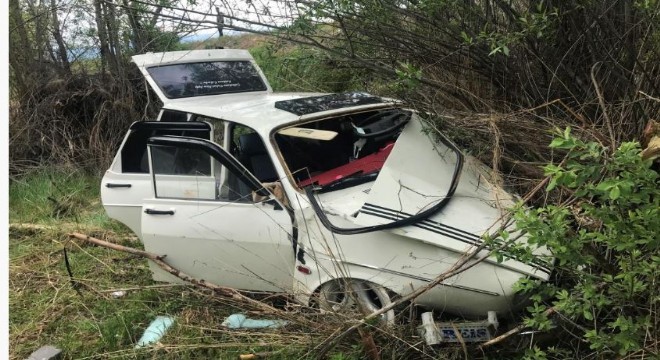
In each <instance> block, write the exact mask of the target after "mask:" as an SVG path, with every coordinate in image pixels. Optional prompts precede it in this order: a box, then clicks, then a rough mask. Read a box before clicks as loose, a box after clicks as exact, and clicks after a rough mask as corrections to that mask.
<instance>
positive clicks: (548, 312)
mask: <svg viewBox="0 0 660 360" xmlns="http://www.w3.org/2000/svg"><path fill="white" fill-rule="evenodd" d="M554 312H555V308H554V307H551V308H548V309H547V310H545V312H544V314H545V315H546V316H548V315H551V314H552V313H554ZM526 327H527V326H525V324H520V325H518V326H516V327H514V328H513V329H511V330H509V331H507V332H505V333H504V334H502V335H500V336H498V337H496V338H493V339H490V340H488V341H486V342H485V343H483V344H481V345H479V349H480V350H481V349H483V348H485V347H488V346H491V345H494V344H497V343H499V342H501V341H503V340H504V339H506V338H508V337H509V336H511V335H514V334H517V333H519V332H520V331H522V330H523V329H525V328H526Z"/></svg>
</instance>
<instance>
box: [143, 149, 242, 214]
mask: <svg viewBox="0 0 660 360" xmlns="http://www.w3.org/2000/svg"><path fill="white" fill-rule="evenodd" d="M150 151H151V166H152V169H153V182H154V192H155V195H156V198H161V199H162V198H166V199H184V200H206V201H209V200H210V201H225V202H252V194H251V192H252V191H251V188H250V187H249V186H248V185H247V184H245V182H244V181H242V180H241V179H240V178H239V177H238V176H236V175H235V174H234V173H233V172H228V171H221V170H222V168H223V165H222V164H221V163H220V162H218V161H217V160H216V159H215V158H213V157H211V156H210V155H209V154H208V153H206V152H205V151H203V150H202V149H199V148H186V147H174V146H166V145H158V146H150Z"/></svg>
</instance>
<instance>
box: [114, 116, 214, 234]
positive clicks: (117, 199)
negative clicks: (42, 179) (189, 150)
mask: <svg viewBox="0 0 660 360" xmlns="http://www.w3.org/2000/svg"><path fill="white" fill-rule="evenodd" d="M218 131H223V129H218ZM159 135H181V136H190V137H195V138H200V139H211V138H212V136H213V129H212V127H211V125H210V124H209V123H206V122H197V121H194V122H164V121H140V122H135V123H133V124H132V125H131V127H130V128H129V130H128V133H127V134H126V136H125V137H124V141H123V142H122V144H121V146H120V147H119V151H118V152H117V155H116V156H115V159H114V161H113V162H112V165H110V168H109V169H108V170H107V171H106V172H105V174H104V176H103V180H102V181H101V202H102V203H103V207H104V208H105V211H106V213H107V214H108V216H109V217H110V218H112V219H115V220H118V221H120V222H122V223H124V224H125V225H126V226H128V227H129V228H130V229H131V230H133V232H134V233H135V234H137V235H138V236H139V237H142V233H141V230H140V212H141V210H142V202H143V200H144V199H146V198H149V197H151V195H152V193H153V187H152V186H151V177H150V176H149V162H148V156H147V140H148V139H149V138H150V137H152V136H159ZM173 155H174V154H173Z"/></svg>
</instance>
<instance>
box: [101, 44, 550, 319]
mask: <svg viewBox="0 0 660 360" xmlns="http://www.w3.org/2000/svg"><path fill="white" fill-rule="evenodd" d="M134 62H135V63H136V64H137V65H138V66H139V67H140V69H141V71H142V72H143V74H144V75H145V78H146V80H147V81H148V82H149V83H150V85H151V86H152V88H153V90H154V91H155V92H156V93H157V95H158V96H159V97H160V98H161V100H162V101H163V103H164V106H163V109H162V110H161V115H160V116H159V119H158V121H150V122H136V123H134V124H133V125H132V126H131V128H130V129H129V131H128V134H127V135H126V137H125V139H124V142H123V143H122V145H121V147H120V149H119V151H118V153H117V155H116V157H115V159H114V162H113V163H112V165H111V166H110V168H109V169H108V171H107V172H106V174H105V176H104V178H103V181H102V184H101V189H102V191H101V192H102V201H103V205H104V207H105V209H106V211H107V213H108V215H109V216H110V217H112V218H114V219H117V220H119V221H121V222H123V223H124V224H126V225H127V226H128V227H130V228H131V229H132V230H133V231H134V232H135V233H136V234H137V235H138V236H139V238H140V239H141V241H142V242H143V243H144V247H145V250H147V251H149V252H151V253H154V254H158V255H165V256H166V258H165V259H166V261H167V262H168V263H169V264H171V265H172V266H173V267H175V268H178V269H180V270H181V271H183V272H185V273H187V274H190V275H192V276H194V277H196V278H199V279H204V280H207V281H210V282H213V283H216V284H219V285H223V286H229V287H234V288H238V289H244V290H249V291H268V292H286V293H290V294H292V295H293V296H294V297H295V298H296V299H297V300H299V301H300V302H301V303H303V304H310V302H312V301H313V299H315V296H318V294H319V292H321V293H322V294H324V293H325V292H328V289H330V288H332V286H330V285H329V284H333V283H335V284H336V283H337V281H338V279H342V280H345V279H348V280H350V281H353V282H355V283H357V284H361V285H360V286H362V288H363V289H366V290H365V291H364V295H365V297H368V298H370V299H371V303H370V304H371V305H372V307H373V308H374V309H377V308H378V307H379V306H383V305H386V304H387V303H389V301H391V300H392V299H393V298H394V297H395V296H403V295H406V294H408V293H410V292H411V291H414V290H415V289H417V288H420V287H424V286H426V285H427V284H428V283H429V282H430V281H432V280H433V279H434V278H436V277H437V276H438V275H440V274H442V273H444V272H446V271H447V270H449V269H451V268H452V267H453V266H454V265H455V264H456V263H457V262H458V261H459V260H460V259H462V258H463V257H464V256H465V255H466V254H468V253H470V252H471V251H472V250H474V249H475V247H477V246H479V245H481V244H482V242H483V235H484V234H493V233H495V232H496V231H497V230H498V229H499V228H500V227H503V226H504V225H505V221H508V220H507V219H508V217H507V216H506V209H507V208H509V207H510V206H512V205H513V204H514V201H515V199H514V198H513V197H512V196H511V195H510V194H508V193H507V192H505V191H504V190H502V189H501V188H499V187H497V186H495V185H494V184H493V183H492V182H490V181H489V179H488V173H487V171H485V170H484V167H483V165H481V164H480V163H478V161H476V160H474V159H472V158H471V157H469V156H466V155H464V154H463V153H461V152H460V151H459V150H458V149H457V148H456V146H455V145H453V144H452V143H451V142H450V141H449V140H448V139H446V138H445V137H444V136H443V135H442V134H441V133H439V132H437V131H435V130H434V129H432V127H431V126H429V124H428V123H426V122H425V120H423V119H422V117H421V116H420V114H418V113H416V112H415V111H412V110H410V109H407V108H405V107H403V106H402V104H401V103H399V102H397V101H395V100H392V99H385V98H380V97H376V96H371V95H368V94H364V93H346V94H311V93H273V92H272V90H271V88H270V86H269V85H268V82H267V80H266V79H265V77H264V76H263V74H262V73H261V71H260V70H259V69H258V67H257V66H256V64H255V63H254V61H253V60H252V58H251V56H250V55H249V53H247V51H242V50H199V51H188V52H170V53H159V54H145V55H139V56H136V57H134ZM506 225H507V226H511V223H510V221H509V222H508V223H506ZM517 241H525V237H524V236H520V237H519V239H518V240H517ZM488 250H489V249H488V248H484V249H482V250H481V253H480V255H484V254H487V252H488ZM538 257H539V261H538V264H535V265H534V266H530V265H526V264H523V263H522V262H520V261H517V260H516V259H515V258H513V257H505V259H504V261H502V262H497V261H496V259H495V258H490V257H489V258H488V259H486V260H485V261H482V262H481V263H479V264H477V265H475V266H473V267H471V268H470V269H469V270H466V271H464V272H462V273H460V274H458V275H456V276H454V277H451V278H449V279H447V280H446V281H444V282H443V283H442V284H441V285H438V286H435V287H433V288H432V289H430V290H429V291H427V292H426V293H424V294H423V295H422V296H420V297H419V298H417V299H416V301H415V303H416V304H418V305H422V306H425V307H428V308H431V309H436V310H438V311H447V312H449V313H452V314H456V315H460V316H465V317H478V316H483V315H485V314H486V312H487V311H496V312H498V313H500V314H507V313H510V312H511V311H512V310H514V309H515V307H516V306H517V304H516V302H517V297H516V296H515V294H514V291H513V285H514V284H515V283H516V282H517V281H518V280H519V279H521V278H536V279H541V280H546V279H548V277H549V274H550V271H551V269H550V268H549V266H548V262H547V261H546V262H544V261H542V260H544V259H550V257H549V254H548V253H547V252H544V251H540V252H539V254H538ZM150 266H151V269H152V270H153V274H154V279H156V280H161V281H172V282H177V281H180V280H179V279H176V278H174V277H173V276H171V275H169V274H167V273H165V272H164V271H162V270H161V269H160V268H158V267H157V266H156V265H154V264H150ZM365 284H369V285H370V286H371V287H368V286H367V287H365V286H366V285H365ZM335 288H338V287H337V286H335ZM367 291H368V292H369V293H368V294H367ZM333 301H334V302H333V303H340V302H341V301H342V299H341V297H339V298H335V299H334V300H333Z"/></svg>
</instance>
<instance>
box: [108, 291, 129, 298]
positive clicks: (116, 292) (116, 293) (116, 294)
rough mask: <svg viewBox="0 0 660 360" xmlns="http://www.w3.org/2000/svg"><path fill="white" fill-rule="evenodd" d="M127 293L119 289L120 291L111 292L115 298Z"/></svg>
mask: <svg viewBox="0 0 660 360" xmlns="http://www.w3.org/2000/svg"><path fill="white" fill-rule="evenodd" d="M125 295H126V291H123V290H119V291H113V292H111V293H110V296H112V297H113V298H115V299H119V298H120V297H124V296H125Z"/></svg>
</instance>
